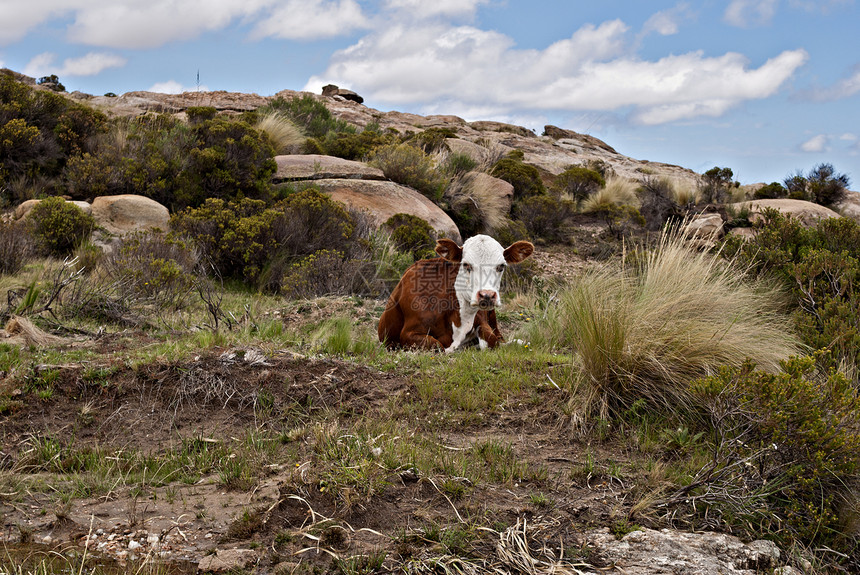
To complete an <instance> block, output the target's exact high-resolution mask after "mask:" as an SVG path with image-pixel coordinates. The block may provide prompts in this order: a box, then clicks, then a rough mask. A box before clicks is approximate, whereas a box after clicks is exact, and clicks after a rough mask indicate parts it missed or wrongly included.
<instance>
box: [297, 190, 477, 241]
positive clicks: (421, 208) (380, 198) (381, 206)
mask: <svg viewBox="0 0 860 575" xmlns="http://www.w3.org/2000/svg"><path fill="white" fill-rule="evenodd" d="M314 185H315V186H317V187H319V188H320V190H321V191H323V192H325V193H326V194H328V195H329V196H330V197H331V198H332V199H333V200H336V201H338V202H341V203H343V204H345V205H346V206H347V207H349V208H351V209H354V210H358V211H364V212H366V213H367V214H368V215H369V216H370V217H371V219H372V220H373V222H374V224H375V225H377V226H381V225H382V224H383V223H385V221H386V220H388V218H390V217H391V216H393V215H394V214H399V213H405V214H412V215H414V216H417V217H419V218H421V219H422V220H424V221H425V222H427V223H428V224H430V225H431V226H432V227H433V229H434V230H436V231H437V232H438V233H439V234H440V237H446V238H451V239H452V240H455V241H458V242H459V241H460V240H461V238H460V231H459V230H458V229H457V225H456V224H455V223H454V220H452V219H451V218H450V217H448V214H446V213H445V212H444V211H442V209H441V208H440V207H439V206H437V205H436V204H434V203H433V202H432V201H430V200H429V199H427V198H426V197H424V196H422V195H421V194H420V193H418V192H416V191H415V190H413V189H412V188H407V187H406V186H401V185H400V184H395V183H394V182H380V181H370V180H346V179H335V180H317V181H314Z"/></svg>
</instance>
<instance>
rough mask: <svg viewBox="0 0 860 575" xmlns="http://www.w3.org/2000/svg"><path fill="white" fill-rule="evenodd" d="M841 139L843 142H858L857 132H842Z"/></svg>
mask: <svg viewBox="0 0 860 575" xmlns="http://www.w3.org/2000/svg"><path fill="white" fill-rule="evenodd" d="M839 139H840V140H842V141H843V142H856V141H857V134H852V133H850V132H846V133H844V134H842V135H841V136H839Z"/></svg>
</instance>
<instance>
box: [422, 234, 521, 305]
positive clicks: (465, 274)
mask: <svg viewBox="0 0 860 575" xmlns="http://www.w3.org/2000/svg"><path fill="white" fill-rule="evenodd" d="M533 250H534V246H532V244H530V243H529V242H516V243H514V244H513V245H511V246H510V247H509V248H507V249H505V248H503V247H502V245H501V244H500V243H499V242H497V241H496V240H494V239H493V238H491V237H490V236H485V235H478V236H474V237H471V238H469V239H468V240H466V242H465V243H464V244H463V246H462V247H459V246H457V244H456V243H454V242H452V241H451V240H439V244H438V245H437V246H436V251H437V252H438V253H439V255H441V256H442V257H444V258H445V259H447V260H449V261H453V262H459V263H460V270H459V271H458V272H457V279H456V281H455V284H454V289H455V291H456V292H457V299H458V300H459V301H460V305H469V306H472V307H474V308H480V309H493V308H495V307H498V306H500V305H501V303H502V299H501V297H500V295H499V290H500V288H501V285H502V274H503V273H504V271H505V268H506V267H507V266H508V264H514V263H519V262H521V261H522V260H524V259H526V258H527V257H529V255H531V253H532V251H533Z"/></svg>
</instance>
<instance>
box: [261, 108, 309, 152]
mask: <svg viewBox="0 0 860 575" xmlns="http://www.w3.org/2000/svg"><path fill="white" fill-rule="evenodd" d="M255 127H256V128H257V130H259V131H261V132H264V133H265V134H266V135H267V136H269V139H270V140H271V141H272V144H274V147H275V152H276V153H278V154H295V153H297V152H298V151H299V149H300V148H301V146H302V145H303V144H304V143H305V140H306V137H305V135H304V133H302V130H301V129H300V128H299V127H298V126H296V125H295V124H294V123H293V122H292V120H290V119H289V118H288V117H287V116H286V115H284V114H282V113H279V112H269V113H265V114H263V115H262V116H261V117H260V119H259V120H257V124H256V126H255Z"/></svg>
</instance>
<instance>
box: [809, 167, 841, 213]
mask: <svg viewBox="0 0 860 575" xmlns="http://www.w3.org/2000/svg"><path fill="white" fill-rule="evenodd" d="M806 181H807V184H806V185H807V193H808V194H809V196H810V197H811V198H812V201H813V202H815V203H817V204H821V205H823V206H832V205H833V204H835V203H836V202H838V201H840V200H841V199H842V198H843V197H844V196H845V193H846V192H847V191H848V186H849V185H850V184H851V181H850V180H849V179H848V176H846V175H845V174H837V173H836V170H835V169H834V168H833V165H832V164H818V165H817V166H815V167H814V168H812V169H811V170H810V171H809V174H808V175H807V176H806Z"/></svg>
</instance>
